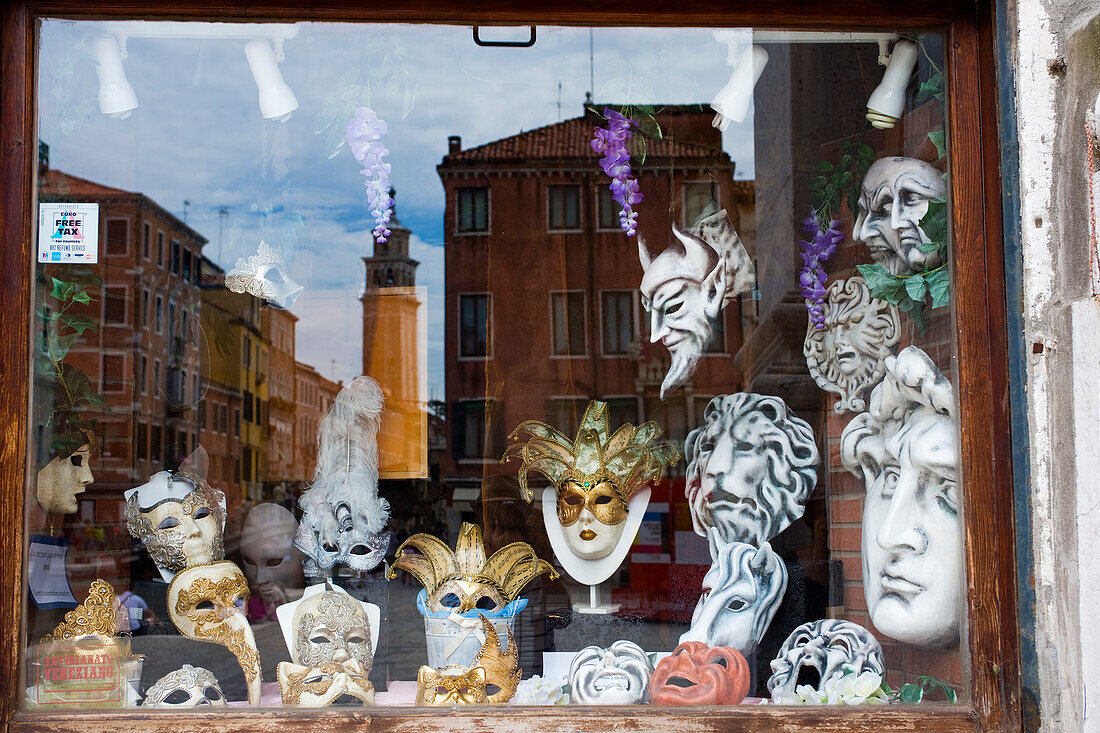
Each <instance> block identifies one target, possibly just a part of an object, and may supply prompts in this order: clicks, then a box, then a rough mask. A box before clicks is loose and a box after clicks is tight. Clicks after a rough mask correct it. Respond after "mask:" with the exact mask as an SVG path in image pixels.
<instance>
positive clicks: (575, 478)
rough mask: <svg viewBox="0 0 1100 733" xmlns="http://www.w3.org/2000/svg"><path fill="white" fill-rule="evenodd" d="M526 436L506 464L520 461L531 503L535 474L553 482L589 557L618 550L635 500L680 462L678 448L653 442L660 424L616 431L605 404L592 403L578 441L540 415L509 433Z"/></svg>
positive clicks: (568, 528) (577, 544)
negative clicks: (541, 419) (530, 475)
mask: <svg viewBox="0 0 1100 733" xmlns="http://www.w3.org/2000/svg"><path fill="white" fill-rule="evenodd" d="M521 433H527V434H528V435H529V438H528V439H527V440H526V441H524V442H517V443H514V444H512V445H510V446H508V449H507V450H506V451H505V452H504V458H503V459H501V462H502V463H503V462H505V461H507V460H509V459H510V458H512V457H513V456H518V457H519V458H520V460H521V462H522V465H521V466H520V469H519V485H520V490H521V491H522V492H523V495H524V498H526V499H527V500H528V501H530V500H531V490H530V489H529V488H528V487H527V472H528V471H530V470H535V471H538V472H539V473H541V474H543V475H544V476H546V478H547V479H549V480H550V482H551V483H552V484H553V485H554V489H555V490H556V492H557V499H558V511H557V515H558V522H559V523H560V524H561V527H562V529H563V530H564V533H565V541H566V543H567V544H568V546H569V549H570V551H571V552H572V553H573V554H574V555H576V556H577V557H579V558H582V559H584V560H597V559H599V558H602V557H606V556H607V555H609V554H611V552H612V551H613V550H614V549H615V547H616V546H617V545H618V544H619V541H620V539H621V538H622V533H623V522H625V521H626V515H627V504H628V503H629V502H630V499H631V497H632V496H634V494H635V493H636V492H637V491H638V490H639V489H641V488H642V487H643V486H645V485H646V484H648V483H649V482H651V481H660V480H661V477H662V476H664V471H665V468H667V467H668V466H672V465H675V464H676V462H677V461H679V460H680V454H679V453H677V452H676V449H675V448H673V447H672V446H669V445H653V441H655V440H656V439H657V438H658V437H659V436H660V435H661V429H660V428H659V427H657V423H655V422H647V423H645V424H643V425H639V426H638V427H634V426H633V425H630V424H625V425H623V426H621V427H620V428H619V429H618V430H616V431H615V433H614V434H612V433H611V430H610V426H609V423H608V415H607V403H605V402H596V401H592V402H590V403H588V408H587V409H586V410H585V411H584V417H582V418H581V424H580V428H579V429H578V430H577V437H576V439H575V440H570V439H569V438H567V437H566V436H564V435H562V434H561V433H559V432H558V431H557V430H555V429H554V428H552V427H550V426H549V425H547V424H545V423H542V422H538V421H537V420H528V421H526V422H523V423H521V424H520V425H519V427H517V428H516V429H515V430H513V431H512V434H511V436H510V437H511V439H512V440H518V436H519V435H520V434H521Z"/></svg>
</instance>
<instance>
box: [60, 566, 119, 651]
mask: <svg viewBox="0 0 1100 733" xmlns="http://www.w3.org/2000/svg"><path fill="white" fill-rule="evenodd" d="M118 616H119V602H118V597H117V596H115V589H114V588H112V587H111V584H110V583H108V582H107V581H106V580H102V579H98V580H94V581H92V585H91V588H90V589H89V590H88V597H87V598H85V599H84V603H82V604H80V605H79V606H77V607H76V608H74V609H73V610H72V611H69V612H68V613H66V614H65V620H64V621H62V622H61V623H59V624H58V625H57V626H56V627H54V630H53V631H52V632H50V633H49V634H46V635H45V636H43V637H42V642H43V643H45V642H47V641H62V640H64V639H77V638H79V637H81V636H86V635H88V634H97V635H99V636H118V634H119V632H120V631H121V630H122V627H121V625H120V624H119V617H118Z"/></svg>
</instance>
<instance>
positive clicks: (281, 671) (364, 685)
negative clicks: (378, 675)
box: [278, 659, 374, 708]
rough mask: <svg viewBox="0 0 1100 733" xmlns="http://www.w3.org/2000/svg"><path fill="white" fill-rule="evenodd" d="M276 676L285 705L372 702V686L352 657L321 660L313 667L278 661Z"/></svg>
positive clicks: (308, 706) (317, 705)
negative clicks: (332, 660)
mask: <svg viewBox="0 0 1100 733" xmlns="http://www.w3.org/2000/svg"><path fill="white" fill-rule="evenodd" d="M278 676H279V692H280V693H281V694H282V698H283V704H284V705H300V706H302V707H307V708H323V707H328V706H329V705H373V704H374V685H372V684H371V683H370V680H368V679H367V672H366V671H365V670H364V669H363V668H362V667H361V666H359V663H358V662H356V661H355V660H354V659H349V660H347V661H344V662H322V663H321V664H318V665H316V666H314V667H309V666H305V665H301V664H294V663H292V662H280V663H279V668H278Z"/></svg>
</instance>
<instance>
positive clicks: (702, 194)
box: [680, 181, 721, 227]
mask: <svg viewBox="0 0 1100 733" xmlns="http://www.w3.org/2000/svg"><path fill="white" fill-rule="evenodd" d="M681 196H682V198H683V207H684V215H683V217H682V218H681V221H680V225H681V226H683V227H690V226H691V225H692V224H694V223H695V222H696V221H697V220H698V219H699V217H700V216H702V215H703V212H705V211H707V210H708V209H710V210H714V211H717V210H718V209H720V208H721V204H720V203H719V187H718V183H717V182H716V181H688V182H687V183H685V184H684V188H683V192H682V193H681Z"/></svg>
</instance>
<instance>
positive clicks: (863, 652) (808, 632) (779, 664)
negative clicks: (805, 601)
mask: <svg viewBox="0 0 1100 733" xmlns="http://www.w3.org/2000/svg"><path fill="white" fill-rule="evenodd" d="M846 669H847V670H849V671H850V672H851V673H852V674H855V675H859V674H862V673H863V672H874V673H875V674H878V675H885V674H886V660H885V658H884V657H883V655H882V646H881V645H880V644H879V643H878V639H876V638H875V637H874V635H873V634H871V632H870V631H868V630H867V629H865V628H863V627H862V626H859V625H858V624H853V623H852V622H851V621H843V620H841V619H822V620H821V621H811V622H809V623H805V624H802V625H801V626H799V627H798V628H797V629H795V630H794V631H792V632H791V635H790V636H788V637H787V640H786V641H785V642H783V646H782V647H781V648H780V649H779V654H778V656H776V658H775V659H773V660H772V676H771V677H770V678H768V692H769V693H771V695H772V697H773V698H774V697H776V696H777V695H778V696H780V697H782V695H784V694H787V693H793V692H794V691H795V688H796V687H798V686H800V685H810V686H811V687H813V688H814V689H815V690H818V691H820V690H823V689H825V684H826V683H827V682H830V681H832V680H835V679H839V678H840V677H843V676H844V675H845V673H846V672H845V670H846Z"/></svg>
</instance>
